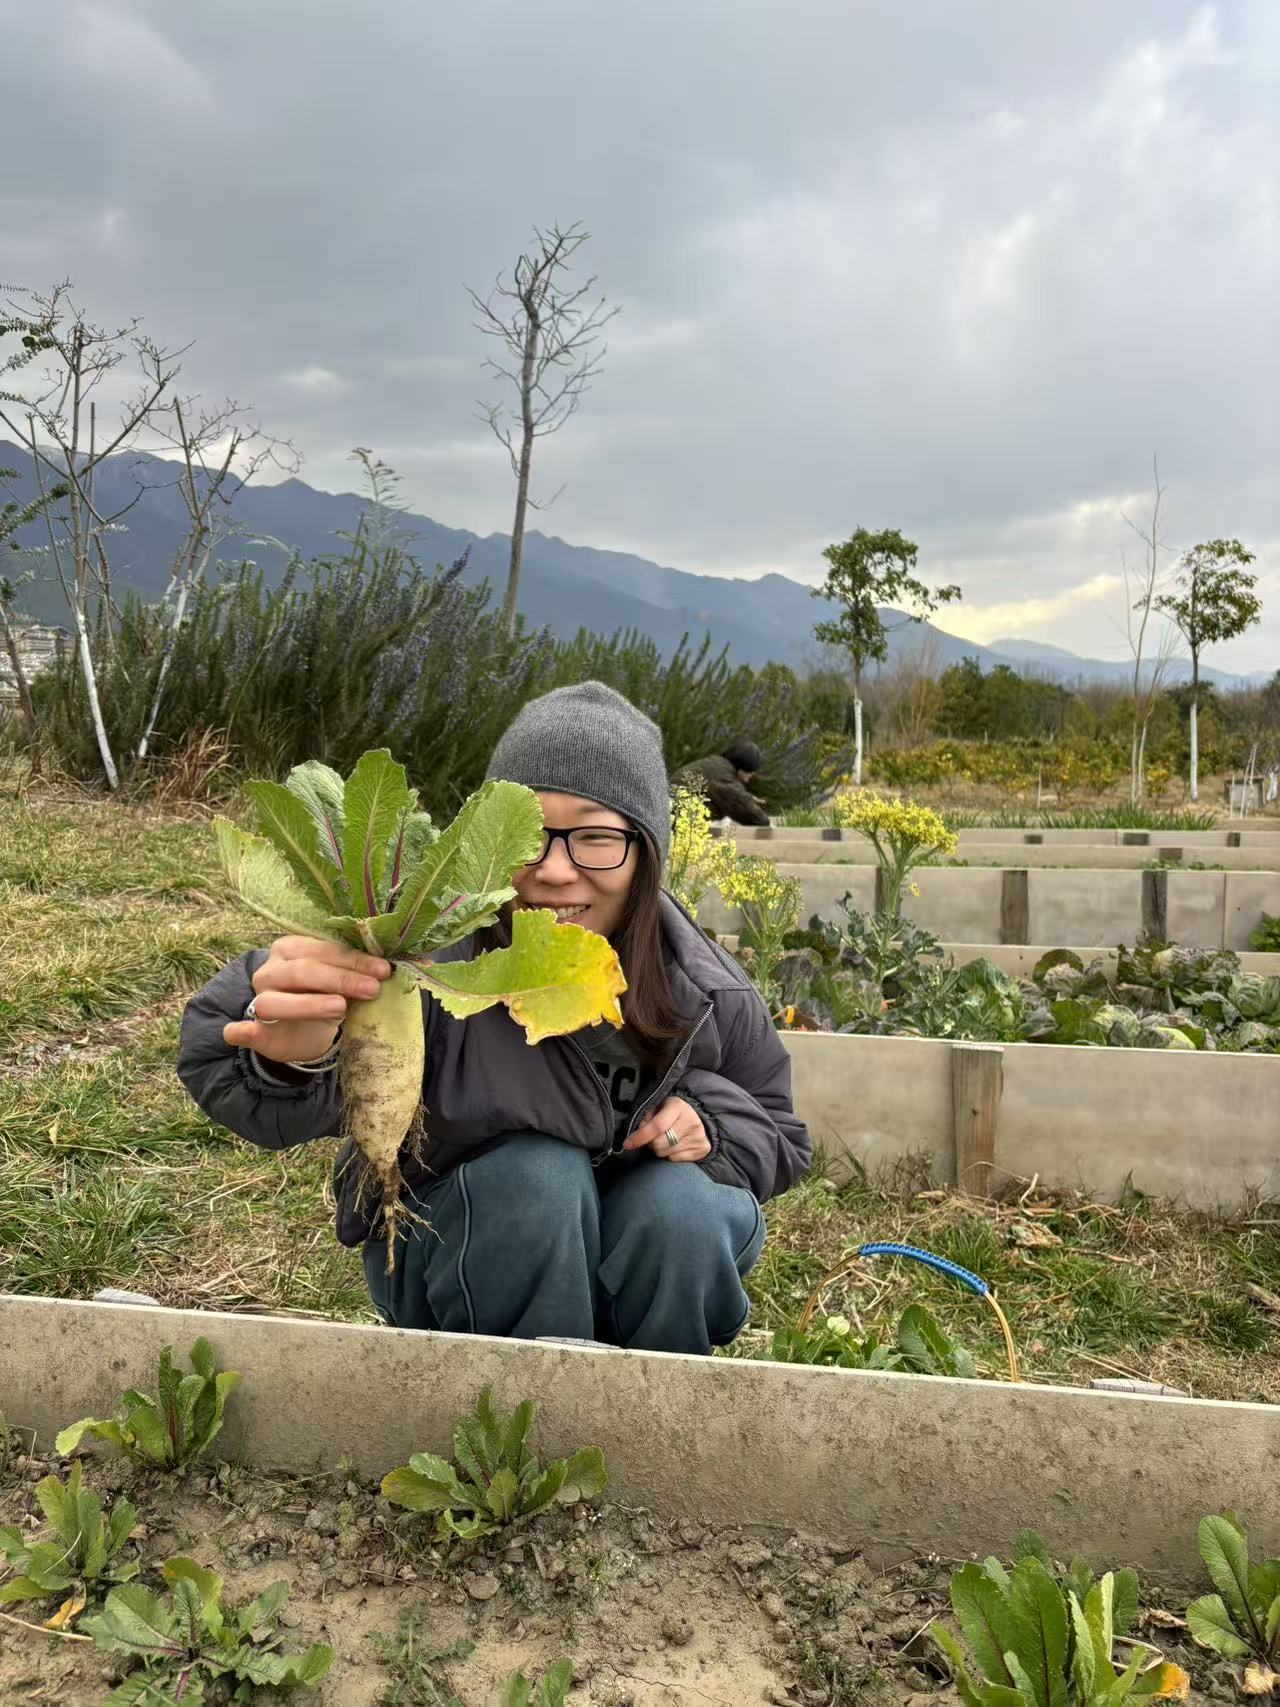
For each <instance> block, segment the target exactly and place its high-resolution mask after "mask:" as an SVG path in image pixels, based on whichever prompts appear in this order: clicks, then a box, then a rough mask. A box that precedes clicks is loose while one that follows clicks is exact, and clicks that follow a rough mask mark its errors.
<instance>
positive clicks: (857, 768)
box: [853, 693, 862, 788]
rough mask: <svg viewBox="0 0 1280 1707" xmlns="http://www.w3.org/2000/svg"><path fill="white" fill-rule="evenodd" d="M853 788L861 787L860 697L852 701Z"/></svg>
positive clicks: (859, 695) (856, 696) (858, 695)
mask: <svg viewBox="0 0 1280 1707" xmlns="http://www.w3.org/2000/svg"><path fill="white" fill-rule="evenodd" d="M853 786H854V787H855V788H861V787H862V695H861V694H857V693H855V695H854V700H853Z"/></svg>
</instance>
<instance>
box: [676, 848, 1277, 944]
mask: <svg viewBox="0 0 1280 1707" xmlns="http://www.w3.org/2000/svg"><path fill="white" fill-rule="evenodd" d="M780 869H781V870H782V871H783V872H784V874H785V875H787V876H795V877H798V878H800V880H801V883H802V884H803V887H804V894H805V903H804V912H805V917H806V918H807V917H808V916H809V915H810V914H812V913H817V914H819V915H820V916H821V917H823V918H827V919H837V918H839V916H840V915H839V903H840V899H841V897H842V896H843V895H844V894H846V893H847V892H848V893H851V894H852V896H853V904H854V905H855V906H856V907H858V908H860V909H861V910H862V911H863V912H867V911H870V910H871V909H872V908H873V907H874V905H875V895H876V872H875V868H874V867H871V866H854V865H850V866H825V865H782V866H781V867H780ZM915 882H916V885H917V887H918V889H919V891H920V893H919V895H916V896H907V897H906V898H905V900H904V902H903V912H904V914H905V915H906V916H907V917H908V918H911V919H914V920H915V921H916V923H918V924H920V925H922V926H924V927H925V929H927V930H930V931H933V932H934V933H935V934H936V935H937V936H939V937H941V938H942V939H943V940H944V941H945V942H953V943H999V942H1005V943H1013V944H1016V943H1029V942H1037V943H1050V944H1052V946H1053V947H1055V948H1059V947H1064V948H1075V947H1078V946H1087V945H1089V944H1093V943H1099V942H1101V943H1109V944H1112V945H1114V944H1116V943H1120V942H1126V943H1133V942H1135V941H1136V940H1138V939H1139V938H1140V937H1142V936H1144V935H1159V936H1162V937H1167V938H1169V939H1171V940H1172V941H1175V942H1181V943H1186V944H1195V945H1196V946H1198V947H1226V948H1233V949H1237V950H1240V949H1247V948H1248V947H1249V938H1250V935H1251V933H1252V932H1253V931H1254V930H1255V929H1256V927H1257V926H1258V924H1259V923H1260V922H1261V919H1262V915H1263V913H1264V912H1265V913H1269V914H1272V915H1280V873H1277V872H1244V871H1097V870H1086V871H1071V870H1043V871H1029V870H1025V869H1019V868H1015V867H1006V868H1000V867H991V868H987V867H981V868H979V867H964V866H925V867H923V868H922V869H920V870H919V871H917V872H916V873H915ZM698 918H699V922H700V923H701V924H704V925H706V926H707V927H708V929H710V930H714V931H716V932H717V933H725V932H735V931H737V930H738V928H739V925H740V923H741V916H740V914H739V913H738V912H737V911H736V910H734V909H729V908H726V907H725V906H724V905H723V903H722V902H721V901H720V899H719V897H718V896H709V897H708V898H707V899H706V900H705V901H704V902H703V904H702V907H701V908H700V909H699V913H698Z"/></svg>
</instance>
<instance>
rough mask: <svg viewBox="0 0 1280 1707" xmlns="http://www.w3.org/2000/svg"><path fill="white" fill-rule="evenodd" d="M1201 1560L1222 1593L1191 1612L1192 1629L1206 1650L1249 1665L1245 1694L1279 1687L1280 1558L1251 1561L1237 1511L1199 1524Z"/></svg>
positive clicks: (1202, 1600)
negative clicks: (1258, 1562) (1236, 1514)
mask: <svg viewBox="0 0 1280 1707" xmlns="http://www.w3.org/2000/svg"><path fill="white" fill-rule="evenodd" d="M1199 1541H1200V1557H1201V1558H1202V1559H1203V1560H1204V1562H1205V1565H1206V1566H1207V1567H1208V1571H1209V1576H1210V1577H1211V1578H1212V1580H1213V1586H1214V1587H1215V1588H1216V1589H1217V1590H1218V1593H1217V1594H1206V1595H1202V1596H1201V1598H1200V1599H1199V1600H1193V1601H1192V1603H1191V1605H1190V1606H1189V1607H1188V1608H1187V1624H1188V1626H1189V1627H1190V1630H1191V1634H1192V1636H1194V1637H1195V1639H1196V1641H1197V1642H1199V1644H1200V1646H1201V1647H1202V1648H1212V1649H1213V1650H1214V1652H1215V1653H1219V1654H1225V1655H1226V1656H1227V1658H1228V1659H1233V1660H1247V1661H1248V1662H1249V1663H1248V1664H1247V1665H1246V1666H1245V1672H1244V1693H1245V1694H1246V1695H1265V1694H1268V1693H1269V1692H1270V1691H1271V1690H1274V1689H1277V1688H1280V1559H1264V1560H1263V1562H1262V1563H1261V1564H1259V1565H1252V1564H1250V1562H1249V1538H1248V1535H1247V1533H1246V1531H1245V1528H1244V1526H1243V1524H1241V1522H1240V1521H1239V1519H1238V1518H1237V1517H1236V1516H1235V1515H1234V1513H1232V1512H1227V1513H1226V1514H1225V1515H1224V1516H1222V1517H1206V1518H1202V1519H1201V1522H1200V1536H1199Z"/></svg>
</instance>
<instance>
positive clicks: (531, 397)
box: [467, 223, 619, 630]
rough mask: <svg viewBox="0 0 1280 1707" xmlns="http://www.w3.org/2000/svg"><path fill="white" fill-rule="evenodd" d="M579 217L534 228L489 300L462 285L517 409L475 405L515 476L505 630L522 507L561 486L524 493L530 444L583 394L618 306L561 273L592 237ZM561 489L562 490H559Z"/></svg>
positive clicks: (513, 597) (514, 586)
mask: <svg viewBox="0 0 1280 1707" xmlns="http://www.w3.org/2000/svg"><path fill="white" fill-rule="evenodd" d="M590 235H591V233H590V232H589V231H585V230H584V229H583V228H582V226H581V225H580V224H578V223H575V224H573V225H570V226H567V227H565V228H564V229H562V228H561V227H560V226H558V225H553V226H552V227H551V229H550V230H549V231H539V230H538V229H537V227H535V228H534V233H533V236H534V242H533V247H532V248H531V249H530V250H529V252H528V253H526V254H523V255H521V256H520V258H519V259H518V260H517V261H516V264H515V266H514V267H513V268H512V273H511V281H510V283H506V282H504V280H503V279H502V277H501V275H499V277H498V278H497V279H496V280H495V282H494V286H493V289H492V290H491V291H490V293H489V295H488V297H487V298H482V297H481V296H479V295H478V294H477V293H476V292H475V291H474V290H471V289H470V287H469V286H468V291H467V294H468V295H469V296H470V298H471V301H472V303H473V304H474V306H475V308H476V309H477V311H478V312H479V315H480V318H479V320H477V322H476V326H477V328H478V330H479V331H481V332H483V333H485V335H486V336H487V337H491V338H496V339H497V341H498V342H499V344H501V345H502V347H503V351H504V354H503V356H502V357H501V358H500V359H495V358H494V357H490V358H489V359H488V360H486V362H485V366H486V367H487V368H488V369H489V370H490V372H491V373H493V374H495V375H496V376H497V377H498V378H500V379H504V380H506V381H508V382H509V383H510V384H511V385H513V386H514V387H515V391H516V396H517V397H518V399H519V412H518V414H517V413H516V411H515V410H510V411H508V408H507V407H506V406H504V405H503V404H501V403H494V404H485V403H482V404H481V405H480V410H481V419H482V420H484V421H487V422H488V424H489V426H490V427H491V429H492V430H493V432H494V434H495V436H496V437H497V438H498V439H499V440H500V441H501V443H502V444H504V445H505V446H506V449H507V455H508V456H509V457H510V458H511V472H512V473H513V474H514V475H515V477H516V511H515V519H514V520H513V522H512V524H511V563H510V567H509V569H508V570H507V593H506V598H505V599H504V601H503V606H502V615H503V620H504V621H505V623H506V625H507V627H508V628H509V629H512V630H514V628H515V624H516V605H517V602H518V599H519V593H520V559H521V557H522V555H523V552H524V524H525V513H526V511H527V510H528V508H529V507H530V506H532V507H533V508H534V509H535V510H539V509H544V508H545V507H546V506H547V505H548V504H553V503H554V502H555V500H556V498H558V497H559V495H560V491H556V492H554V493H553V494H552V495H551V497H550V498H546V499H543V500H542V502H541V503H539V502H537V501H535V500H534V499H533V498H532V497H531V496H530V493H529V475H530V471H531V469H532V467H533V446H534V442H535V441H536V440H537V439H541V438H546V437H547V435H548V434H549V433H556V432H559V430H560V428H561V427H563V426H564V424H565V422H566V421H568V420H569V418H570V416H572V415H574V414H575V413H576V412H577V408H578V405H579V403H581V401H582V397H583V394H584V392H585V391H586V390H587V388H588V386H589V385H590V383H591V381H592V380H593V379H594V378H595V377H596V375H597V374H598V373H599V372H600V370H601V362H602V360H603V357H604V354H605V349H606V347H607V346H605V345H604V344H602V343H601V342H600V333H601V331H602V329H603V328H604V327H605V326H606V325H607V324H608V322H609V321H610V320H612V319H613V317H614V315H615V314H617V313H618V312H619V310H618V308H617V307H613V308H610V307H609V306H608V304H607V303H606V301H605V298H604V297H603V296H602V297H600V298H599V300H598V301H593V300H591V298H592V297H593V294H594V291H595V284H596V281H595V276H594V274H593V275H592V277H590V278H589V279H587V281H586V283H585V284H582V285H579V286H578V287H577V288H576V289H574V288H572V287H571V286H570V285H569V284H568V282H567V280H566V275H567V273H568V271H569V266H570V263H571V262H572V260H573V257H574V256H575V255H576V254H577V252H578V250H579V249H581V247H582V245H583V244H584V243H585V242H586V241H587V239H588V238H589V237H590ZM560 490H563V488H561V489H560Z"/></svg>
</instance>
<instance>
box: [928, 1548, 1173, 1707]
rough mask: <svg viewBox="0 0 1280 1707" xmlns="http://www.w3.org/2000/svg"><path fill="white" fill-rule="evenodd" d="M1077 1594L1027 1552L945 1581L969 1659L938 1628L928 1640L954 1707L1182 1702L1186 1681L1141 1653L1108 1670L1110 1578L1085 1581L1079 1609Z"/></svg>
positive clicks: (1112, 1629) (1112, 1626) (967, 1568)
mask: <svg viewBox="0 0 1280 1707" xmlns="http://www.w3.org/2000/svg"><path fill="white" fill-rule="evenodd" d="M1074 1569H1075V1567H1073V1570H1074ZM1085 1575H1086V1576H1087V1575H1088V1573H1087V1571H1086V1572H1085ZM1078 1586H1083V1582H1082V1581H1078V1582H1077V1583H1076V1584H1075V1585H1073V1586H1068V1585H1064V1583H1063V1582H1061V1581H1059V1579H1058V1578H1057V1577H1056V1576H1055V1575H1054V1572H1053V1570H1052V1569H1051V1568H1050V1566H1049V1565H1048V1564H1046V1563H1045V1561H1044V1560H1043V1559H1042V1558H1040V1557H1039V1556H1037V1554H1036V1553H1035V1552H1033V1551H1026V1552H1024V1555H1023V1557H1022V1558H1020V1559H1019V1560H1018V1561H1017V1563H1016V1564H1015V1565H1014V1567H1013V1569H1012V1570H1006V1569H1005V1568H1004V1566H1003V1565H1002V1564H1001V1563H1000V1561H999V1560H998V1559H988V1560H986V1562H985V1563H984V1564H981V1565H978V1564H968V1565H964V1566H963V1567H962V1568H961V1569H960V1570H958V1571H957V1572H956V1573H955V1575H954V1576H953V1577H952V1578H951V1605H952V1608H953V1610H954V1611H955V1615H956V1618H957V1620H958V1621H959V1624H960V1628H961V1630H962V1631H963V1632H964V1637H965V1641H966V1642H967V1644H968V1647H969V1650H970V1654H971V1655H972V1658H971V1659H970V1658H969V1657H968V1656H966V1654H965V1651H964V1648H963V1647H962V1646H961V1644H960V1642H959V1641H958V1640H957V1638H956V1637H955V1636H954V1635H953V1634H952V1632H951V1631H950V1630H949V1629H948V1628H947V1627H946V1626H945V1625H941V1624H939V1625H935V1626H934V1629H933V1635H934V1639H935V1640H936V1642H937V1644H938V1646H939V1647H940V1648H941V1649H942V1651H943V1653H944V1654H946V1656H947V1658H948V1660H949V1661H950V1662H951V1668H952V1671H953V1673H954V1676H955V1684H956V1689H957V1692H958V1693H959V1696H960V1699H961V1701H962V1702H963V1703H964V1707H1112V1704H1113V1703H1119V1702H1123V1701H1130V1700H1134V1701H1136V1700H1164V1701H1169V1700H1173V1701H1185V1700H1186V1699H1187V1693H1188V1691H1189V1689H1190V1679H1189V1678H1188V1676H1187V1674H1186V1673H1185V1672H1184V1671H1182V1670H1181V1668H1180V1667H1178V1666H1175V1665H1169V1664H1168V1663H1166V1662H1165V1661H1164V1660H1161V1659H1159V1658H1158V1657H1157V1656H1154V1655H1153V1654H1151V1653H1150V1652H1149V1651H1148V1650H1147V1649H1145V1648H1143V1647H1141V1646H1139V1647H1137V1648H1136V1649H1135V1650H1134V1652H1133V1654H1132V1656H1131V1657H1130V1659H1129V1662H1128V1664H1127V1665H1126V1666H1124V1668H1123V1669H1122V1670H1119V1671H1117V1669H1116V1665H1117V1662H1116V1660H1115V1659H1114V1657H1113V1653H1112V1649H1113V1645H1114V1639H1115V1637H1116V1635H1117V1634H1118V1631H1117V1628H1116V1603H1117V1594H1116V1588H1117V1584H1116V1578H1115V1577H1113V1576H1112V1575H1111V1573H1110V1572H1108V1573H1107V1574H1106V1576H1104V1577H1103V1578H1101V1580H1100V1581H1097V1582H1093V1581H1090V1584H1089V1587H1088V1588H1087V1590H1086V1592H1085V1596H1084V1599H1083V1601H1081V1599H1080V1597H1079V1595H1078V1593H1077V1592H1076V1589H1077V1587H1078ZM1125 1613H1126V1615H1127V1608H1126V1609H1125ZM971 1666H972V1667H973V1668H974V1671H976V1673H977V1676H976V1677H975V1676H974V1674H973V1671H971V1670H970V1667H971Z"/></svg>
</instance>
